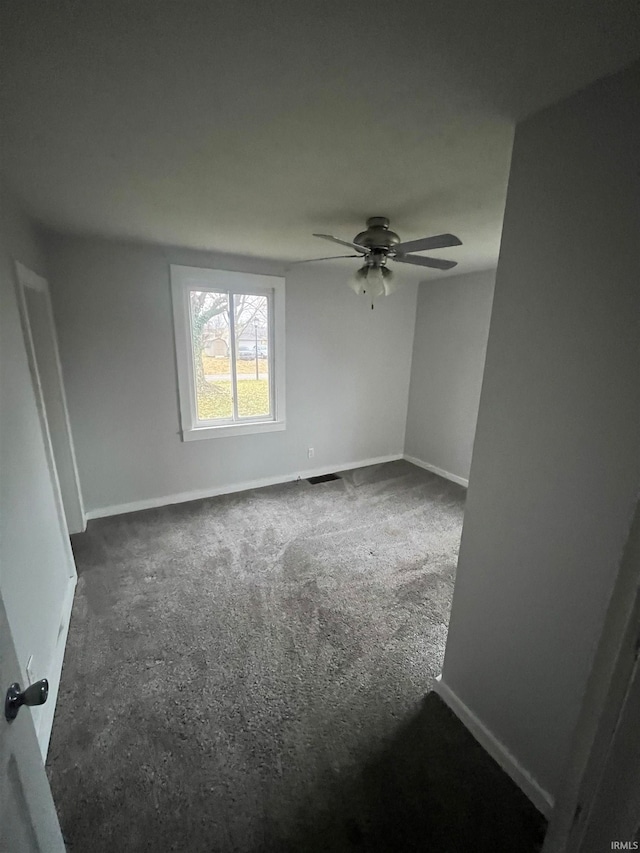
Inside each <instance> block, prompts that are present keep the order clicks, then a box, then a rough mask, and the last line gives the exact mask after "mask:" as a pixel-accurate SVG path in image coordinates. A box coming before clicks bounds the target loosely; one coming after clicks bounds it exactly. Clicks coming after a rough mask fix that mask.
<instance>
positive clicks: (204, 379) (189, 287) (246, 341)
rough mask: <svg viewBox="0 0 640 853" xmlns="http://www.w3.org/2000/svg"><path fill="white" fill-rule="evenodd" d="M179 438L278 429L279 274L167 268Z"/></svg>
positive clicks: (280, 390) (280, 420)
mask: <svg viewBox="0 0 640 853" xmlns="http://www.w3.org/2000/svg"><path fill="white" fill-rule="evenodd" d="M171 288H172V296H173V316H174V326H175V342H176V361H177V366H178V386H179V397H180V416H181V422H182V438H183V440H184V441H190V440H192V439H199V438H218V437H222V436H225V435H241V434H243V433H255V432H267V431H272V430H281V429H285V414H284V279H283V278H278V277H276V276H267V275H256V274H253V273H236V272H227V271H225V270H212V269H201V268H198V267H184V266H175V265H172V266H171Z"/></svg>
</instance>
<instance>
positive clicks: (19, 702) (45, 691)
mask: <svg viewBox="0 0 640 853" xmlns="http://www.w3.org/2000/svg"><path fill="white" fill-rule="evenodd" d="M48 695H49V682H48V681H47V679H46V678H41V679H40V681H34V683H33V684H30V685H29V687H27V689H26V690H23V691H21V690H20V685H19V684H18V683H17V682H16V683H15V684H12V685H11V687H10V688H9V689H8V690H7V695H6V697H5V700H4V715H5V717H6V718H7V722H9V723H10V722H11V720H15V718H16V717H17V716H18V711H19V710H20V708H22V706H23V705H44V703H45V702H46V701H47V696H48Z"/></svg>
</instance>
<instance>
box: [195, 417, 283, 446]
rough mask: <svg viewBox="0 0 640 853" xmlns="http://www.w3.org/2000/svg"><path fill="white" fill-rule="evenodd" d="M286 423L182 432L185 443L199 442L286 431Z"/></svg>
mask: <svg viewBox="0 0 640 853" xmlns="http://www.w3.org/2000/svg"><path fill="white" fill-rule="evenodd" d="M286 428H287V424H286V422H285V421H252V422H251V423H248V424H224V425H222V426H206V427H193V428H192V429H183V430H182V440H183V441H199V440H200V439H201V438H226V437H230V436H234V435H250V434H255V433H258V432H278V431H280V430H283V429H286Z"/></svg>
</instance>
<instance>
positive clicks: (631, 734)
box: [580, 658, 640, 853]
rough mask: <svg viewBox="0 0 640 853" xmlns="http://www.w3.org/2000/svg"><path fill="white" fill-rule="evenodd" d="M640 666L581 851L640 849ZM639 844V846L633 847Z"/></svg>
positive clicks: (614, 741) (623, 709) (626, 703)
mask: <svg viewBox="0 0 640 853" xmlns="http://www.w3.org/2000/svg"><path fill="white" fill-rule="evenodd" d="M639 723H640V664H639V662H638V658H636V662H635V666H634V668H633V674H632V677H631V681H630V683H629V689H628V691H627V695H626V697H625V700H624V704H623V707H622V712H621V714H620V717H619V719H618V724H617V726H616V730H615V733H614V736H613V741H612V743H611V746H610V748H609V753H608V756H607V760H606V762H605V766H604V770H603V773H602V777H601V778H600V782H599V784H598V788H597V791H596V794H595V798H594V801H593V804H592V806H591V811H590V813H589V817H588V822H587V826H586V829H585V833H584V837H583V840H582V844H581V846H580V851H581V852H582V851H584V853H590V851H592V850H611V849H616V848H614V847H612V842H614V841H618V842H624V843H625V844H626V847H619V848H618V849H622V850H624V849H626V850H638V849H640V842H639V841H638V838H639V828H640V725H639ZM634 843H635V846H633V845H634Z"/></svg>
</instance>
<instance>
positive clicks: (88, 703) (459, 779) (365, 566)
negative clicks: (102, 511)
mask: <svg viewBox="0 0 640 853" xmlns="http://www.w3.org/2000/svg"><path fill="white" fill-rule="evenodd" d="M463 506H464V490H463V489H462V488H460V487H458V486H455V485H454V484H452V483H448V482H446V481H444V480H442V479H440V478H438V477H435V476H433V475H431V474H428V473H426V472H425V471H422V470H420V469H418V468H415V467H414V466H412V465H410V464H409V463H406V462H396V463H389V464H387V465H380V466H374V467H370V468H364V469H359V470H355V471H351V472H347V473H345V474H344V475H343V476H342V477H341V479H338V480H335V481H332V482H328V483H323V484H319V485H311V484H309V483H307V482H304V481H303V482H300V483H291V484H287V485H283V486H274V487H270V488H266V489H260V490H255V491H252V492H245V493H242V494H236V495H228V496H224V497H219V498H212V499H209V500H203V501H197V502H193V503H189V504H181V505H177V506H171V507H164V508H161V509H156V510H148V511H145V512H140V513H132V514H130V515H126V516H119V517H115V518H109V519H101V520H99V521H93V522H90V524H89V529H88V531H87V532H86V533H84V534H81V535H79V536H76V537H74V538H73V546H74V551H75V554H76V560H77V565H78V572H79V582H78V590H77V595H76V601H75V605H74V611H73V617H72V624H71V629H70V633H69V643H68V648H67V654H66V659H65V666H64V671H63V678H62V685H61V690H60V697H59V704H58V709H57V712H56V718H55V722H54V728H53V736H52V741H51V747H50V752H49V759H48V772H49V776H50V779H51V783H52V788H53V791H54V797H55V799H56V802H57V805H58V809H59V812H60V818H61V823H62V827H63V831H64V834H65V837H66V839H67V842H68V846H69V850H70V851H72V853H100V852H101V851H109V853H112V851H118V853H126V851H165V850H166V851H171V850H179V851H189V853H200V851H203V853H204V851H220V853H227V852H228V853H231V851H242V853H249V851H274V853H275V851H283V853H289V852H290V853H293V851H382V850H390V851H402V850H428V851H434V853H435V851H438V852H439V853H447V851H452V853H453V851H465V853H466V851H474V853H481V851H485V850H486V851H491V853H499V851H509V853H513V851H518V853H527V851H534V850H537V849H539V843H540V840H541V837H542V832H543V827H544V822H543V820H542V818H541V816H540V815H539V814H538V812H537V811H536V810H535V809H534V808H533V806H531V804H530V803H529V802H528V800H527V799H526V798H525V797H524V795H522V794H521V793H520V791H519V790H518V789H517V788H515V786H514V785H513V784H512V783H511V781H510V780H509V779H508V778H507V777H506V776H505V775H504V774H503V773H502V771H500V770H499V768H498V767H497V765H495V764H494V762H493V761H492V760H491V759H490V758H489V757H488V756H487V755H486V754H485V753H484V752H483V750H482V749H481V748H480V747H479V746H478V745H477V744H476V742H475V741H474V740H473V738H472V737H471V736H470V735H469V734H468V732H467V731H466V730H465V729H464V727H463V726H462V725H461V724H460V723H459V721H458V720H457V719H456V718H455V717H454V716H453V714H451V712H450V711H449V710H448V709H447V708H446V707H445V706H444V705H443V704H442V702H441V701H440V700H439V699H438V697H437V696H436V695H435V694H433V693H429V689H430V687H431V685H432V681H433V677H434V676H435V675H436V674H437V673H438V672H439V670H440V667H441V664H442V657H443V652H444V644H445V638H446V632H447V621H448V616H449V609H450V603H451V595H452V591H453V583H454V573H455V565H456V558H457V551H458V545H459V538H460V531H461V526H462V515H463ZM427 694H428V695H427Z"/></svg>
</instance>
